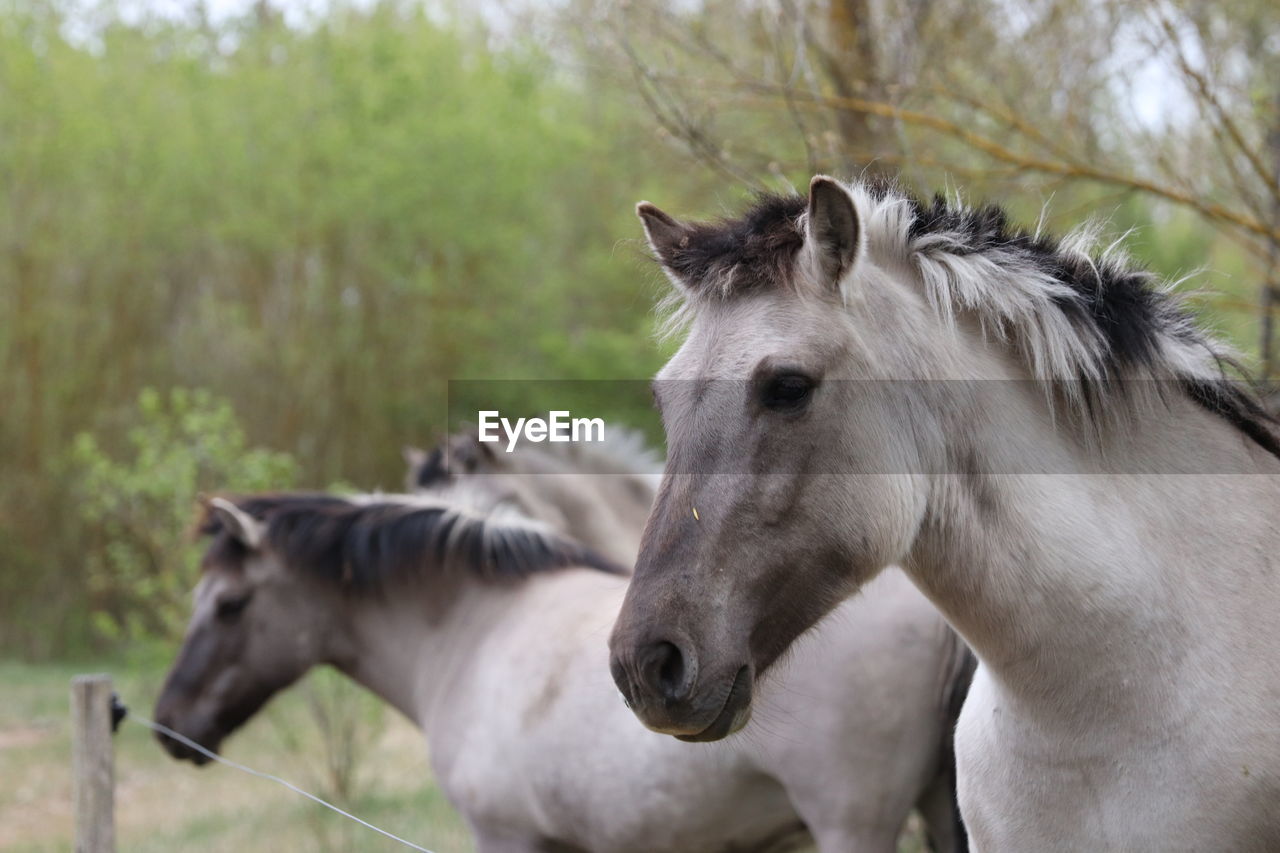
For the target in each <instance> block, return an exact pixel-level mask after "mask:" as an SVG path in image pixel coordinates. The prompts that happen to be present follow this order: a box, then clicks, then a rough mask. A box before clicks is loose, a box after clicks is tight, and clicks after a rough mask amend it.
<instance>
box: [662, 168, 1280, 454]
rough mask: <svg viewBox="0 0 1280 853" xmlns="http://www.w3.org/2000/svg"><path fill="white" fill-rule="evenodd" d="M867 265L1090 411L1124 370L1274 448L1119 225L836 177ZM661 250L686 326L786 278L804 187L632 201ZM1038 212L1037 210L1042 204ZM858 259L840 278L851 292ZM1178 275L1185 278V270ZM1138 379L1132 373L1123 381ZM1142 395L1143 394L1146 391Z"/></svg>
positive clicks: (792, 280) (1213, 350)
mask: <svg viewBox="0 0 1280 853" xmlns="http://www.w3.org/2000/svg"><path fill="white" fill-rule="evenodd" d="M844 187H845V189H846V191H847V192H848V193H849V195H850V197H851V199H852V202H853V206H854V208H855V211H856V213H857V215H858V220H859V222H860V224H861V227H860V229H859V231H860V234H861V235H862V239H863V244H864V245H863V247H862V250H861V254H862V255H863V257H865V258H868V259H869V260H870V262H871V263H873V264H877V265H884V266H897V267H902V266H904V265H905V266H906V267H907V268H909V269H912V270H914V271H915V272H916V273H917V275H918V276H919V279H920V282H921V286H922V289H923V296H924V298H925V299H926V300H927V302H928V303H929V305H930V306H931V307H932V309H933V310H934V311H935V312H936V314H937V316H938V317H939V318H940V320H941V321H942V322H943V323H944V324H945V325H946V326H947V327H949V328H954V327H955V323H956V319H957V317H958V316H960V315H962V314H963V315H966V316H968V317H971V318H975V319H976V320H977V322H978V325H979V327H980V329H981V330H982V332H983V334H984V335H987V336H994V338H996V339H998V340H1002V341H1005V342H1007V343H1008V344H1009V346H1011V347H1012V348H1013V349H1014V351H1015V352H1017V353H1019V355H1020V357H1021V358H1022V360H1023V361H1024V363H1025V365H1026V368H1027V370H1028V372H1029V373H1030V375H1031V376H1032V377H1033V378H1034V379H1036V380H1037V381H1040V382H1042V383H1044V384H1045V385H1046V390H1047V391H1049V392H1050V399H1051V400H1052V395H1053V394H1054V393H1056V394H1060V395H1061V396H1062V397H1063V398H1065V399H1067V400H1070V401H1072V402H1073V403H1075V404H1083V405H1077V406H1074V407H1073V408H1075V409H1076V410H1078V411H1081V412H1083V413H1085V414H1086V415H1091V416H1092V417H1095V418H1096V417H1098V416H1100V415H1102V414H1104V413H1105V411H1106V409H1107V408H1112V409H1114V410H1115V411H1116V412H1117V413H1118V412H1119V411H1120V409H1119V408H1118V407H1099V406H1096V405H1094V404H1095V403H1099V402H1103V401H1105V400H1108V399H1115V400H1119V399H1122V398H1123V399H1129V400H1130V401H1132V399H1133V397H1134V396H1135V395H1126V394H1120V393H1118V392H1117V393H1111V392H1112V390H1113V389H1118V388H1119V387H1120V386H1121V384H1122V383H1124V382H1126V381H1129V380H1156V381H1155V382H1153V383H1151V385H1152V387H1153V388H1155V389H1156V391H1155V393H1156V394H1157V395H1158V396H1161V395H1163V391H1162V390H1160V386H1163V385H1174V386H1177V387H1180V388H1181V390H1182V391H1183V392H1185V393H1186V394H1187V395H1189V396H1190V397H1191V398H1192V399H1193V400H1194V401H1195V402H1196V403H1197V404H1198V405H1200V406H1201V407H1203V408H1205V409H1207V410H1208V411H1210V412H1212V413H1214V414H1215V415H1218V416H1220V417H1222V418H1224V419H1226V420H1227V421H1228V422H1230V423H1232V424H1233V425H1235V426H1236V427H1237V428H1239V429H1241V430H1242V431H1244V432H1245V433H1246V434H1248V435H1249V436H1250V437H1251V438H1253V439H1254V440H1255V441H1257V442H1258V443H1259V444H1261V445H1262V446H1263V447H1265V448H1267V449H1268V450H1269V451H1270V452H1272V453H1274V454H1276V455H1277V456H1280V432H1278V431H1277V422H1276V419H1275V418H1274V417H1273V416H1271V415H1270V414H1269V413H1268V412H1266V411H1265V410H1264V409H1263V408H1262V406H1261V404H1260V403H1259V402H1258V400H1257V399H1256V397H1255V396H1254V395H1253V394H1252V392H1251V391H1250V390H1249V389H1248V388H1247V387H1246V386H1244V385H1242V384H1241V383H1239V382H1237V381H1236V380H1235V379H1233V378H1230V377H1229V376H1228V375H1227V373H1226V368H1227V367H1228V366H1230V367H1235V368H1237V369H1238V367H1239V364H1238V362H1237V360H1236V355H1235V353H1234V351H1233V350H1232V349H1231V348H1230V347H1228V346H1226V345H1225V344H1223V343H1222V342H1220V341H1219V340H1217V339H1216V338H1214V337H1213V336H1211V335H1210V334H1208V333H1207V332H1206V331H1204V330H1203V329H1201V328H1200V327H1199V326H1198V325H1197V323H1196V322H1195V320H1194V319H1193V317H1192V315H1191V314H1190V313H1189V312H1188V311H1187V310H1186V309H1185V308H1184V306H1183V305H1182V304H1181V302H1180V300H1178V299H1177V298H1176V297H1175V296H1174V295H1173V293H1172V290H1173V288H1174V286H1175V285H1176V284H1177V283H1180V282H1162V281H1160V280H1159V279H1158V278H1157V277H1156V276H1155V275H1154V274H1152V273H1151V272H1149V271H1147V270H1145V269H1143V268H1142V267H1140V266H1139V265H1137V264H1136V263H1134V262H1133V261H1132V260H1131V259H1130V258H1129V257H1128V256H1127V255H1126V254H1125V253H1124V251H1123V250H1122V248H1121V244H1122V242H1123V237H1122V238H1120V239H1117V240H1115V241H1113V242H1112V243H1111V244H1110V245H1108V246H1106V247H1104V248H1101V249H1099V235H1100V233H1101V228H1100V226H1099V225H1097V224H1096V223H1089V224H1085V225H1083V226H1081V227H1080V228H1077V229H1076V230H1075V231H1073V232H1071V233H1070V234H1068V235H1067V236H1066V237H1064V238H1062V239H1057V240H1055V239H1053V238H1052V237H1049V236H1046V235H1044V234H1042V233H1041V232H1040V229H1039V227H1037V228H1036V230H1035V231H1029V230H1026V229H1020V228H1016V227H1014V226H1012V225H1010V223H1009V221H1008V217H1007V215H1006V213H1005V212H1004V210H1002V209H1001V208H999V207H996V206H994V205H988V206H984V207H970V206H967V205H966V204H965V203H964V202H962V201H961V200H960V199H959V198H958V197H957V198H955V199H952V200H948V199H946V198H944V197H942V196H936V197H935V198H934V199H933V200H932V201H930V202H924V201H921V200H920V199H918V198H916V197H914V196H912V195H909V194H908V193H906V192H904V191H903V190H901V189H900V188H898V187H897V186H896V185H892V184H888V183H883V182H873V181H857V182H854V183H852V184H845V185H844ZM639 211H640V213H641V216H642V218H644V219H645V223H646V228H650V226H653V227H655V228H657V229H658V230H657V231H650V239H651V241H653V239H654V234H655V233H656V234H657V235H658V240H657V242H655V243H652V245H653V248H654V250H655V251H656V252H657V253H658V256H659V257H658V260H659V261H660V262H661V263H662V266H663V269H664V270H665V271H666V273H667V275H668V277H669V278H670V279H671V280H672V282H673V283H674V284H676V287H675V288H673V290H672V292H670V293H669V294H668V296H667V298H666V299H664V300H663V301H662V302H661V303H660V305H659V316H660V318H661V322H660V323H659V327H658V333H659V335H660V336H661V337H662V338H664V339H666V338H670V337H673V336H676V335H678V334H680V333H682V332H685V331H687V329H688V328H689V324H690V323H691V321H692V320H693V318H694V316H695V314H696V310H697V307H698V305H700V304H703V303H707V302H716V301H722V300H725V299H732V298H735V297H738V296H740V295H741V294H746V293H753V292H759V291H760V290H762V289H769V288H773V289H777V288H783V289H792V290H797V292H799V288H800V285H799V283H798V282H800V281H801V280H803V279H804V278H805V276H804V275H803V274H799V273H798V271H797V267H796V265H797V263H798V262H799V261H798V259H799V258H800V256H801V253H802V250H803V248H804V243H805V233H806V232H805V227H806V223H805V218H806V215H807V203H806V199H805V198H804V197H802V196H799V195H791V196H778V195H762V196H760V197H758V198H757V200H756V202H755V204H754V205H753V206H752V207H751V208H749V209H748V211H747V212H746V213H745V214H744V215H743V216H741V217H739V218H737V219H725V220H721V221H718V222H704V223H696V222H695V223H692V224H681V223H677V222H676V221H675V220H672V219H670V217H667V216H666V214H662V213H661V212H660V211H657V209H656V208H653V207H652V206H642V207H641V208H639ZM1041 219H1042V220H1043V214H1042V216H1041ZM857 269H858V264H857V263H855V264H854V265H853V267H852V269H851V270H850V271H849V273H847V274H846V278H845V279H844V280H843V281H842V283H841V289H842V296H843V297H844V301H845V305H846V306H848V305H850V304H851V298H852V293H853V290H852V284H853V280H854V279H856V277H857ZM1183 280H1185V279H1183ZM1131 385H1132V383H1131ZM1142 396H1146V395H1142Z"/></svg>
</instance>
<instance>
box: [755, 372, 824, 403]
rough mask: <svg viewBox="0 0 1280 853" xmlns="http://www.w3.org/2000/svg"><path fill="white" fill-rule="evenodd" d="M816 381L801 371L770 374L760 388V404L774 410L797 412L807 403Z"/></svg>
mask: <svg viewBox="0 0 1280 853" xmlns="http://www.w3.org/2000/svg"><path fill="white" fill-rule="evenodd" d="M815 387H817V383H816V382H814V381H813V380H812V379H810V378H809V377H808V376H805V375H804V374H802V373H780V374H778V375H777V376H771V377H770V378H769V379H768V380H766V381H765V383H764V386H763V387H762V388H761V389H760V404H761V405H762V406H764V407H765V408H766V409H770V410H771V411H775V412H798V411H800V410H801V409H803V408H804V407H805V406H806V405H808V403H809V398H810V397H811V396H812V395H813V389H814V388H815Z"/></svg>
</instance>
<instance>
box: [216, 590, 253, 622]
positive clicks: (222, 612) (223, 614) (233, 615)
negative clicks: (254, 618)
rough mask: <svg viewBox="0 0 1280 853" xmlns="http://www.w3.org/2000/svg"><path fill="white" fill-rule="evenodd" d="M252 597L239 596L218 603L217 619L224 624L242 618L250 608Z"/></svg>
mask: <svg viewBox="0 0 1280 853" xmlns="http://www.w3.org/2000/svg"><path fill="white" fill-rule="evenodd" d="M250 598H252V596H250V595H237V596H236V597H235V598H224V599H222V600H221V601H219V602H218V609H217V617H218V618H219V619H221V620H222V621H224V622H233V621H235V620H236V619H238V618H239V617H240V614H241V613H243V612H244V609H245V608H246V607H248V606H249V599H250Z"/></svg>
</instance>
